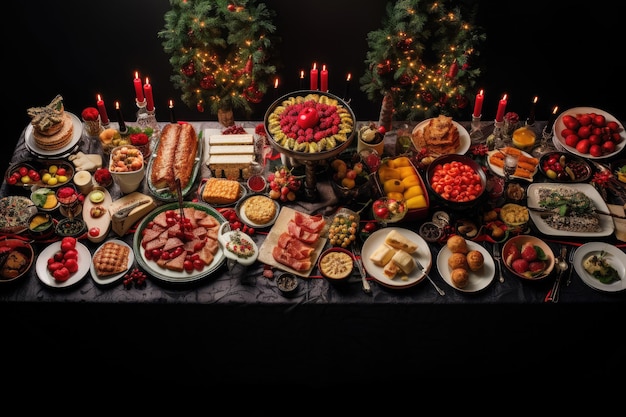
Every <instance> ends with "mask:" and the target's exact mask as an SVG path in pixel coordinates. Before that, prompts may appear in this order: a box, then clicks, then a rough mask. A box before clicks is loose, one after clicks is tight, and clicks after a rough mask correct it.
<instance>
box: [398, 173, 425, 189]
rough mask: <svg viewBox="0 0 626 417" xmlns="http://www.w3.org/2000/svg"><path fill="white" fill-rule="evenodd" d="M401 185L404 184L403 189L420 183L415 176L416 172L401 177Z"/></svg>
mask: <svg viewBox="0 0 626 417" xmlns="http://www.w3.org/2000/svg"><path fill="white" fill-rule="evenodd" d="M402 185H404V188H405V189H407V188H411V187H413V186H414V185H421V183H420V178H419V177H418V176H417V174H414V175H409V176H408V177H403V178H402Z"/></svg>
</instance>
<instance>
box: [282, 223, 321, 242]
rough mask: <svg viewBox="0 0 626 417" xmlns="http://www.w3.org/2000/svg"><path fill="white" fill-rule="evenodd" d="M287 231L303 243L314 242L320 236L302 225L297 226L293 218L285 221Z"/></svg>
mask: <svg viewBox="0 0 626 417" xmlns="http://www.w3.org/2000/svg"><path fill="white" fill-rule="evenodd" d="M287 231H288V232H289V234H290V235H291V236H293V237H295V238H297V239H300V240H301V241H303V242H304V243H315V242H316V241H317V239H318V238H319V237H320V235H319V233H312V232H309V231H307V230H306V229H304V228H303V227H302V226H298V225H297V224H296V222H295V221H294V220H293V219H291V220H289V222H287Z"/></svg>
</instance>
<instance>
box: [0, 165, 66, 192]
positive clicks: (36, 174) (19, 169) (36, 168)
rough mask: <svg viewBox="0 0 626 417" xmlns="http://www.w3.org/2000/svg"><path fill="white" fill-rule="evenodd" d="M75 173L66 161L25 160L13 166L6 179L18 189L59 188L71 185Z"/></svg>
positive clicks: (8, 170)
mask: <svg viewBox="0 0 626 417" xmlns="http://www.w3.org/2000/svg"><path fill="white" fill-rule="evenodd" d="M74 172H75V170H74V166H73V165H72V164H71V163H69V162H67V161H65V160H56V159H50V160H41V161H40V160H25V161H22V162H18V163H15V164H13V165H11V166H10V167H9V168H8V169H7V170H6V172H5V175H4V177H5V181H6V182H7V184H9V185H13V186H16V187H22V188H26V189H31V188H32V187H35V186H37V187H47V188H57V187H60V186H62V185H65V184H67V183H69V182H70V181H71V180H72V178H73V177H74Z"/></svg>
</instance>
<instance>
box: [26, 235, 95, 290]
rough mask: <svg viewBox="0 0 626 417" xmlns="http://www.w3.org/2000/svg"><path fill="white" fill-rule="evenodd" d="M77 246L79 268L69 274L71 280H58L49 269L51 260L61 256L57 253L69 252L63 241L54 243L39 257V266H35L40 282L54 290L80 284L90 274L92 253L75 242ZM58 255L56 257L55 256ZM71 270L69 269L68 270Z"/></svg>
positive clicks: (75, 247) (75, 246)
mask: <svg viewBox="0 0 626 417" xmlns="http://www.w3.org/2000/svg"><path fill="white" fill-rule="evenodd" d="M69 239H72V238H69ZM74 242H75V245H74V247H73V248H74V249H75V250H76V252H77V253H76V261H77V263H78V268H77V269H76V271H74V272H69V278H67V279H65V280H64V281H63V280H57V279H56V278H55V277H54V275H53V273H52V272H51V271H50V269H49V267H48V260H49V259H55V260H59V259H57V257H58V256H59V255H57V253H60V252H67V251H68V250H69V249H67V250H66V249H65V247H64V245H65V241H64V240H61V241H58V242H54V243H52V244H51V245H49V246H47V247H46V248H45V249H44V250H43V251H41V253H40V254H39V256H38V257H37V264H36V265H35V270H36V271H37V276H38V277H39V280H40V281H41V282H42V283H44V284H45V285H47V286H49V287H53V288H65V287H70V286H72V285H74V284H77V283H78V282H80V281H81V280H82V279H83V278H85V276H86V275H87V273H88V272H89V267H90V265H91V252H89V249H87V246H85V245H83V244H82V243H80V242H78V241H76V240H74ZM55 255H56V256H55ZM68 269H69V268H68Z"/></svg>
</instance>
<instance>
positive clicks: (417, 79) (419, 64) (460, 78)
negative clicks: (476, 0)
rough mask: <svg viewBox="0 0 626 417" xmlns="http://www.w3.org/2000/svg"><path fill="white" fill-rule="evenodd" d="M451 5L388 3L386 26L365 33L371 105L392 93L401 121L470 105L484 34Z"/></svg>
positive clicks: (407, 0) (365, 81)
mask: <svg viewBox="0 0 626 417" xmlns="http://www.w3.org/2000/svg"><path fill="white" fill-rule="evenodd" d="M448 3H452V2H450V1H447V0H439V1H436V0H435V1H423V0H398V1H396V2H393V3H389V4H388V5H387V9H386V13H387V16H386V17H385V18H384V19H383V27H382V28H381V29H379V30H376V31H372V32H369V33H368V35H367V41H368V45H369V48H370V50H369V51H368V52H367V55H366V60H365V63H366V64H367V69H366V71H365V74H364V75H363V76H362V77H361V79H360V83H361V91H363V92H364V93H366V94H367V97H368V99H369V100H371V101H378V100H380V99H381V98H382V97H385V96H386V95H387V94H391V95H392V96H393V108H394V117H396V118H398V119H401V120H416V119H418V118H422V119H425V118H430V117H433V116H437V115H439V114H445V115H449V116H454V115H458V114H459V113H461V112H462V111H463V110H464V109H465V108H467V106H468V104H469V103H470V100H471V98H472V96H471V95H470V92H471V91H472V87H473V86H474V84H475V81H476V78H477V77H478V76H479V75H480V69H479V68H473V67H472V62H471V60H472V58H473V57H475V56H478V55H480V52H479V51H478V49H477V47H478V45H479V44H480V43H481V42H482V41H484V40H485V38H486V35H485V34H484V33H482V32H481V31H480V28H479V27H475V26H473V25H472V23H471V22H470V21H466V20H463V19H462V16H461V9H460V6H455V7H454V8H452V9H449V8H447V7H446V4H448ZM457 3H458V2H457ZM472 14H473V13H471V12H470V15H472ZM470 20H472V19H470Z"/></svg>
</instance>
